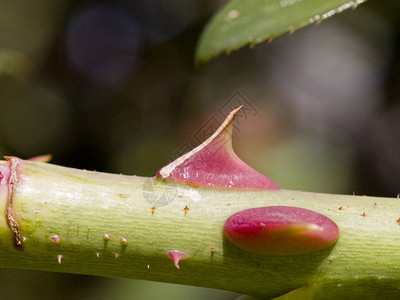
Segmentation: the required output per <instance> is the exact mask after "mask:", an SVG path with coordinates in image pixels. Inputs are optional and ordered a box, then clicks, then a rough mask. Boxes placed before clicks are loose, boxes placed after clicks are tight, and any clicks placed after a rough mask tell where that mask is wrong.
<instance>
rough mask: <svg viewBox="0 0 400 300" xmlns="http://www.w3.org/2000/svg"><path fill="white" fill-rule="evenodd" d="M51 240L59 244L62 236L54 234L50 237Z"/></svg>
mask: <svg viewBox="0 0 400 300" xmlns="http://www.w3.org/2000/svg"><path fill="white" fill-rule="evenodd" d="M50 240H51V241H52V242H53V243H54V244H58V243H59V242H60V240H61V239H60V236H58V235H56V234H55V235H52V236H51V237H50Z"/></svg>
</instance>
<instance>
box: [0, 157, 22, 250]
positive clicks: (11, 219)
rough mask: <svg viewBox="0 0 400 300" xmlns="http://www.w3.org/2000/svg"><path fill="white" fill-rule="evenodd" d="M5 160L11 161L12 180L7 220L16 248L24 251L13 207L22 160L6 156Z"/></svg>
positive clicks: (9, 185)
mask: <svg viewBox="0 0 400 300" xmlns="http://www.w3.org/2000/svg"><path fill="white" fill-rule="evenodd" d="M4 158H5V159H6V160H7V161H9V162H10V163H11V164H10V179H9V183H8V199H7V206H6V219H7V224H8V227H10V229H11V231H12V232H13V234H14V248H15V249H16V250H18V251H22V250H24V245H23V244H22V242H23V238H22V236H21V231H20V229H19V224H18V222H17V216H16V215H15V211H14V207H13V196H14V193H15V188H16V187H17V185H18V174H17V169H18V165H19V163H20V162H21V159H20V158H18V157H14V156H4Z"/></svg>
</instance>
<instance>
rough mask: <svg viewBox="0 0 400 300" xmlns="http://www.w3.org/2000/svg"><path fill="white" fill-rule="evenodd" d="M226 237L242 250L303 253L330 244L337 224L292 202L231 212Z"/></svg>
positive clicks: (226, 224) (320, 248)
mask: <svg viewBox="0 0 400 300" xmlns="http://www.w3.org/2000/svg"><path fill="white" fill-rule="evenodd" d="M224 232H225V235H226V237H227V238H228V239H229V240H230V241H231V242H232V243H233V244H235V245H236V246H238V247H239V248H242V249H244V250H247V251H250V252H253V253H257V254H265V255H292V254H304V253H309V252H313V251H317V250H322V249H324V248H327V247H329V246H331V245H333V244H334V243H335V242H336V241H337V239H338V238H339V228H338V226H337V225H336V224H335V222H333V221H332V220H331V219H329V218H328V217H326V216H324V215H321V214H319V213H317V212H314V211H311V210H308V209H304V208H299V207H291V206H269V207H258V208H250V209H246V210H242V211H239V212H237V213H235V214H233V215H232V216H230V217H229V218H228V219H227V220H226V222H225V225H224Z"/></svg>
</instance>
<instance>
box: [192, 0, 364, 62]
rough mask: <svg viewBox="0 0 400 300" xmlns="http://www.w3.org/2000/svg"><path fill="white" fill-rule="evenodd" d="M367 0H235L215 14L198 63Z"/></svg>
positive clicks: (197, 55) (198, 49)
mask: <svg viewBox="0 0 400 300" xmlns="http://www.w3.org/2000/svg"><path fill="white" fill-rule="evenodd" d="M365 1H366V0H353V1H349V0H250V1H244V0H231V1H229V2H228V3H227V4H226V5H225V6H223V7H222V9H221V10H220V11H219V12H217V13H216V15H214V17H213V19H212V20H211V21H210V22H209V23H208V24H207V26H206V28H205V29H204V31H203V33H202V35H201V37H200V41H199V44H198V47H197V53H196V62H197V63H202V62H205V61H207V60H209V59H211V58H213V57H215V56H217V55H219V54H221V53H222V52H226V53H229V52H231V51H233V50H237V49H239V48H241V47H243V46H245V45H247V44H249V45H250V47H253V46H254V45H256V44H259V43H261V42H263V41H266V40H269V39H273V38H275V37H277V36H279V35H281V34H284V33H286V32H292V31H294V30H296V29H298V28H301V27H304V26H306V25H309V24H312V23H314V22H320V21H322V20H324V19H326V18H328V17H331V16H333V15H335V14H336V13H339V12H342V11H343V10H345V9H348V8H355V7H356V6H357V5H358V4H360V3H363V2H365Z"/></svg>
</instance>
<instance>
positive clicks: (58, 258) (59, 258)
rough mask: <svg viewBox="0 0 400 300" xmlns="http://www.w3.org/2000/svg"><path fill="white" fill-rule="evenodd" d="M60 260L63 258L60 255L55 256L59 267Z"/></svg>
mask: <svg viewBox="0 0 400 300" xmlns="http://www.w3.org/2000/svg"><path fill="white" fill-rule="evenodd" d="M62 258H63V256H62V255H61V254H59V255H57V261H58V264H59V265H61V260H62Z"/></svg>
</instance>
